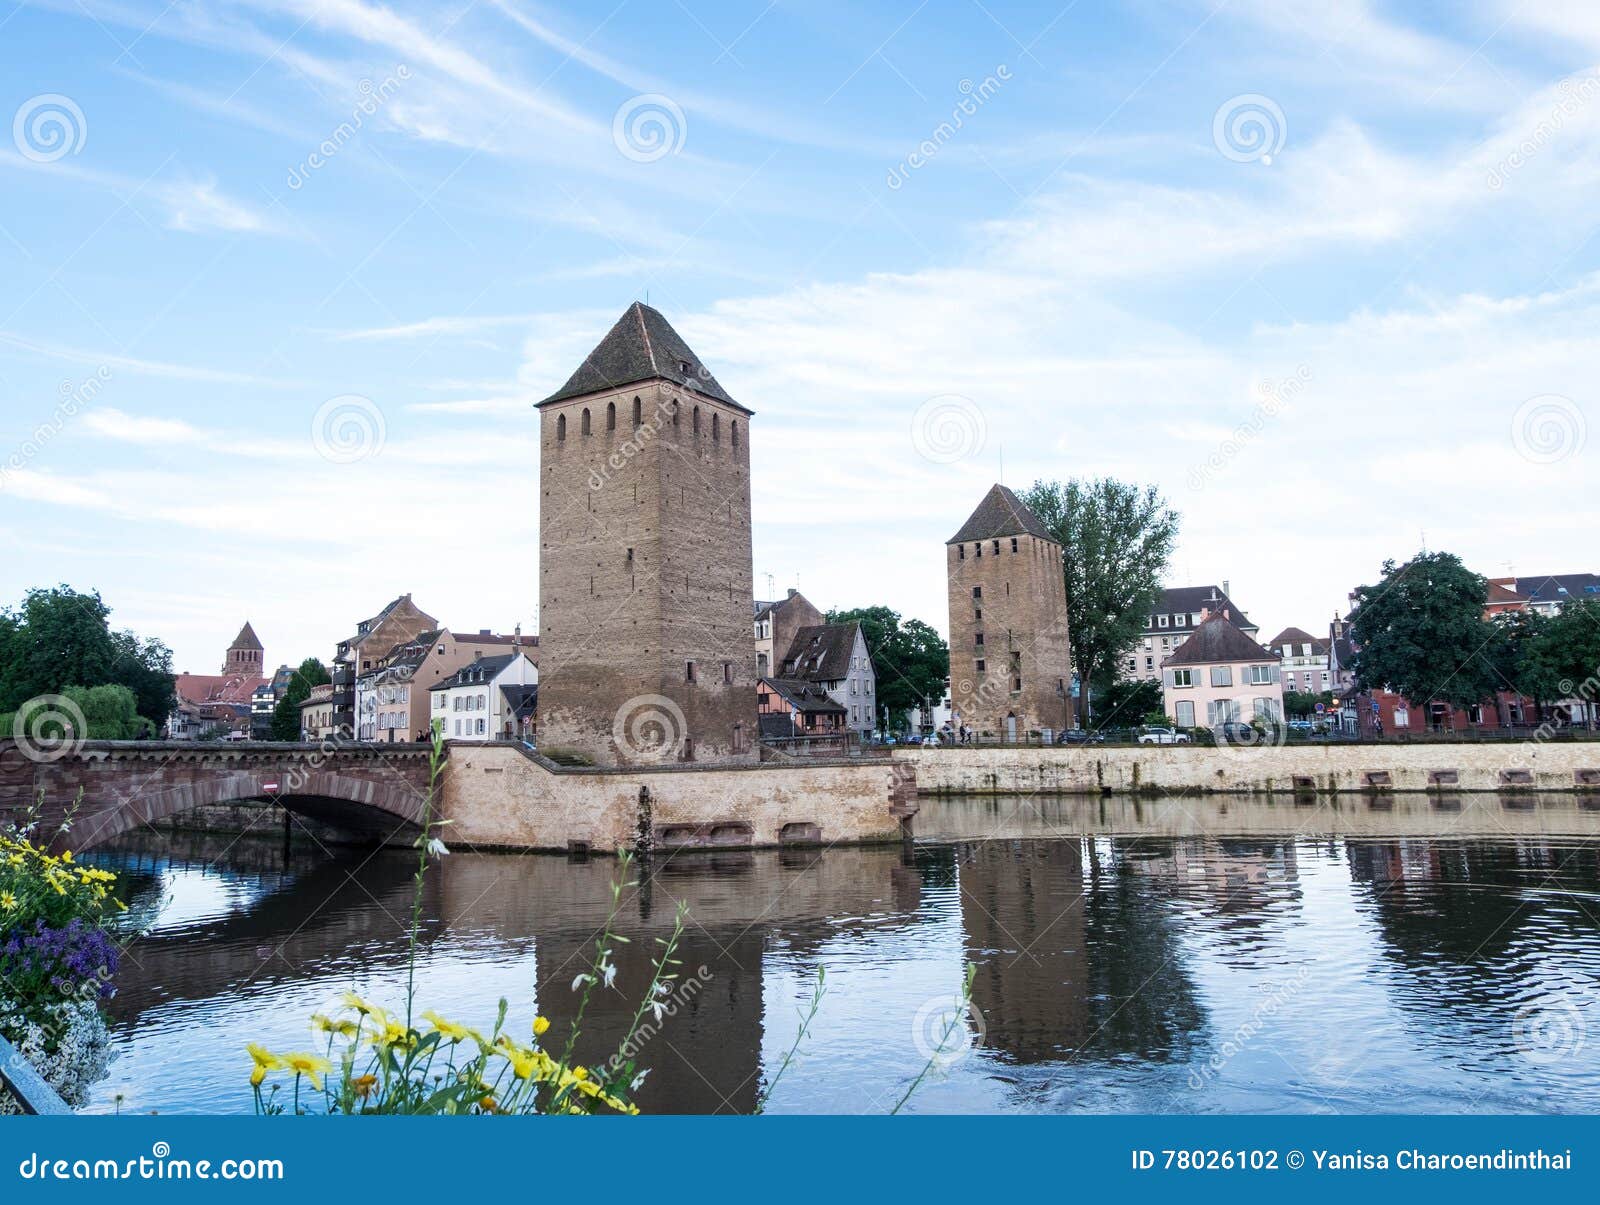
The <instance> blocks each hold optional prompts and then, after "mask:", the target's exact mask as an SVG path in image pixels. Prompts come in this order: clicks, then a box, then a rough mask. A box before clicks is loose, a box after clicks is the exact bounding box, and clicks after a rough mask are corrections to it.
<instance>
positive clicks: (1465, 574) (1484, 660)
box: [1350, 552, 1503, 707]
mask: <svg viewBox="0 0 1600 1205" xmlns="http://www.w3.org/2000/svg"><path fill="white" fill-rule="evenodd" d="M1488 596H1489V583H1488V581H1487V580H1486V579H1485V578H1483V577H1481V576H1480V575H1478V574H1476V573H1473V572H1472V571H1471V570H1470V569H1468V568H1467V567H1466V566H1465V565H1463V564H1462V563H1461V560H1460V558H1459V557H1456V556H1454V555H1452V554H1451V553H1448V552H1424V553H1419V554H1418V555H1417V556H1415V557H1413V558H1412V559H1411V560H1409V561H1407V562H1406V563H1405V564H1404V565H1396V564H1395V562H1393V561H1385V562H1384V566H1383V580H1382V581H1380V582H1378V584H1377V585H1375V586H1360V587H1358V588H1357V589H1356V592H1355V599H1356V603H1357V606H1356V609H1355V614H1354V618H1353V620H1352V624H1351V633H1350V634H1351V638H1352V639H1353V640H1354V641H1355V644H1356V650H1357V651H1356V658H1355V675H1356V685H1357V686H1359V687H1360V688H1361V689H1362V690H1385V689H1387V690H1392V691H1394V692H1395V693H1396V694H1399V695H1402V696H1404V697H1405V698H1406V699H1407V700H1409V701H1410V702H1411V704H1412V705H1413V706H1415V707H1422V706H1424V705H1426V704H1427V703H1429V702H1431V701H1433V700H1438V701H1439V702H1442V703H1449V704H1450V705H1451V706H1454V707H1466V706H1469V705H1471V704H1473V703H1479V702H1482V701H1483V700H1484V699H1485V698H1487V697H1489V696H1491V695H1492V694H1493V693H1494V691H1495V689H1496V688H1497V687H1500V686H1502V685H1503V683H1502V682H1500V681H1499V679H1498V678H1497V676H1496V674H1495V658H1494V656H1493V654H1492V652H1491V648H1492V646H1493V645H1494V643H1495V638H1496V630H1495V628H1494V626H1493V625H1492V624H1491V623H1490V622H1489V621H1488V620H1487V619H1485V618H1484V615H1483V608H1484V602H1485V600H1486V599H1487V598H1488Z"/></svg>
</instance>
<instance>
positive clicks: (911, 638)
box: [827, 607, 950, 717]
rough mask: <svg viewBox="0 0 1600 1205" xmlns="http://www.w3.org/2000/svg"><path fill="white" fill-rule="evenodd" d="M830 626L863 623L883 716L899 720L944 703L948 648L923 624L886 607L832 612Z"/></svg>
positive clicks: (879, 706)
mask: <svg viewBox="0 0 1600 1205" xmlns="http://www.w3.org/2000/svg"><path fill="white" fill-rule="evenodd" d="M827 618H828V622H829V623H859V624H860V625H861V638H862V639H863V640H865V641H866V644H867V653H868V654H869V655H870V656H871V657H872V672H873V673H874V674H875V675H876V676H877V679H878V686H877V696H878V697H877V704H878V710H879V714H880V715H881V714H882V712H883V711H884V710H885V709H887V710H888V712H889V714H890V716H892V717H901V716H904V715H905V713H906V712H908V711H910V710H911V709H912V708H914V707H921V706H922V705H923V703H924V702H926V701H927V700H930V699H932V700H935V701H937V700H939V699H942V698H944V684H945V681H946V679H948V678H949V677H950V646H949V645H947V644H945V642H944V637H943V636H940V635H939V633H938V632H936V631H935V630H934V629H933V628H931V627H929V626H928V625H927V624H925V623H923V622H922V620H920V619H905V620H902V619H901V618H900V613H899V612H898V611H894V610H891V609H890V608H888V607H857V608H855V609H853V610H849V611H829V612H828V617H827Z"/></svg>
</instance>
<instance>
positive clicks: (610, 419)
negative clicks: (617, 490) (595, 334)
mask: <svg viewBox="0 0 1600 1205" xmlns="http://www.w3.org/2000/svg"><path fill="white" fill-rule="evenodd" d="M616 429H617V404H616V403H615V402H607V403H606V430H607V431H615V430H616ZM1015 542H1016V541H1014V540H1013V541H1012V543H1015Z"/></svg>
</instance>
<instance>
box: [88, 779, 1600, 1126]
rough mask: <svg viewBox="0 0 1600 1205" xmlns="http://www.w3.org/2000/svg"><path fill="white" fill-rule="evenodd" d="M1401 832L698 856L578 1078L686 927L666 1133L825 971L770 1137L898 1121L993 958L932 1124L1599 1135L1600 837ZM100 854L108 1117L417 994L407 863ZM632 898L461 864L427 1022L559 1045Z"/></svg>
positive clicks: (1320, 811)
mask: <svg viewBox="0 0 1600 1205" xmlns="http://www.w3.org/2000/svg"><path fill="white" fill-rule="evenodd" d="M1383 802H1386V803H1387V804H1388V805H1389V806H1388V807H1380V808H1373V807H1370V806H1368V803H1369V801H1367V800H1359V799H1347V800H1343V801H1340V803H1339V804H1338V805H1334V804H1330V803H1326V802H1319V803H1317V804H1314V805H1313V806H1310V807H1306V806H1297V805H1296V804H1295V803H1294V802H1293V801H1288V800H1285V801H1277V802H1271V801H1239V800H1229V801H1226V802H1217V801H1196V800H1176V801H1174V800H1165V801H1149V800H1134V799H1113V798H1107V799H1071V800H1067V799H1063V800H1039V799H1035V798H1029V799H1003V798H1000V799H983V800H977V799H971V800H957V799H945V800H932V801H925V807H924V811H923V814H922V815H921V816H919V818H918V822H919V831H920V832H922V833H924V834H928V833H930V832H931V833H935V834H940V835H941V836H942V837H943V838H947V839H930V838H926V837H925V838H924V839H923V840H921V841H919V842H918V843H917V844H916V845H915V846H906V847H890V848H872V849H833V850H827V851H820V850H812V851H804V852H782V853H780V852H756V853H685V854H682V855H678V856H675V857H673V858H671V859H668V860H666V861H664V862H662V863H660V864H658V865H657V866H656V867H655V868H654V869H653V870H652V872H651V873H649V874H647V875H644V876H642V877H641V881H640V883H639V885H638V887H637V888H636V889H634V890H631V891H630V892H628V893H627V896H626V899H625V906H624V910H623V913H622V915H621V918H620V922H619V927H620V929H621V931H622V932H623V933H625V934H627V935H628V936H629V937H630V938H632V941H631V942H630V943H629V944H626V945H623V946H620V947H618V949H617V953H616V961H617V963H618V966H619V974H618V977H617V989H618V990H617V991H615V992H602V993H600V994H598V995H597V996H596V998H595V1000H594V1002H592V1003H591V1005H590V1011H589V1015H588V1019H587V1023H586V1024H587V1032H586V1035H585V1040H584V1043H583V1046H582V1048H581V1054H582V1057H583V1058H585V1059H586V1060H594V1059H598V1058H603V1057H604V1056H605V1055H606V1054H608V1053H609V1052H610V1051H611V1050H612V1049H614V1048H615V1046H616V1044H617V1042H618V1041H619V1039H620V1038H621V1036H622V1035H623V1033H624V1032H625V1031H626V1029H627V1027H628V1024H629V1021H630V1019H631V1014H632V1005H633V1004H634V1003H635V1002H636V1001H637V999H638V995H639V992H640V991H641V990H642V987H643V984H644V983H645V982H646V981H647V980H648V976H649V970H648V965H647V963H648V960H649V958H650V957H651V954H652V952H653V949H654V943H653V940H652V939H653V938H655V937H659V936H664V935H665V934H666V933H667V932H669V931H670V928H671V925H672V918H673V914H674V910H675V909H676V907H677V905H678V903H679V901H684V902H686V903H687V905H688V907H689V910H690V916H691V918H692V919H691V924H690V929H689V932H688V934H687V936H686V939H685V942H684V946H683V949H682V953H681V957H682V961H683V972H684V974H685V976H686V977H689V978H692V979H694V980H695V981H696V986H695V987H694V989H693V990H692V991H689V992H684V993H680V996H679V998H678V1000H677V1011H676V1014H675V1015H674V1016H673V1017H672V1018H671V1019H670V1020H669V1022H668V1023H667V1025H666V1026H665V1028H664V1030H663V1032H662V1033H661V1035H660V1036H659V1037H656V1038H655V1039H653V1040H652V1041H650V1042H649V1043H648V1044H647V1045H646V1047H645V1048H644V1051H643V1054H642V1059H641V1061H642V1063H643V1064H644V1065H647V1066H650V1067H652V1068H653V1070H652V1073H651V1077H650V1079H649V1080H648V1081H647V1083H646V1086H645V1089H644V1091H643V1092H642V1094H641V1104H642V1105H643V1106H644V1107H645V1108H646V1109H648V1110H652V1111H670V1112H748V1111H750V1110H751V1109H753V1108H754V1107H755V1105H756V1102H757V1100H758V1098H759V1094H760V1092H761V1089H762V1085H763V1083H764V1077H765V1076H766V1075H769V1074H771V1072H772V1071H773V1069H774V1068H775V1067H776V1066H777V1064H778V1063H779V1062H780V1061H781V1059H782V1056H783V1052H784V1051H785V1050H787V1048H788V1046H789V1044H790V1042H791V1040H792V1038H793V1033H794V1024H795V1012H796V1009H797V1007H798V1006H799V1005H800V1004H801V1003H802V1002H803V1001H804V1000H805V999H806V997H807V996H808V994H809V990H810V982H811V979H812V977H813V976H814V974H815V971H816V968H817V967H818V966H819V965H820V966H826V967H827V970H828V982H829V985H830V992H829V995H828V997H827V999H826V1000H825V1002H824V1005H823V1008H822V1011H821V1013H820V1014H819V1016H818V1019H817V1023H816V1025H815V1028H814V1030H813V1036H812V1038H811V1039H810V1040H808V1042H807V1043H806V1046H805V1047H804V1051H803V1058H802V1059H801V1061H800V1062H799V1063H798V1064H797V1065H796V1066H795V1067H794V1068H792V1069H791V1071H790V1072H789V1073H788V1074H787V1075H786V1076H785V1078H784V1080H783V1083H782V1085H781V1086H780V1088H779V1090H778V1092H777V1094H776V1095H775V1096H774V1098H773V1100H772V1102H771V1105H770V1107H771V1109H772V1110H773V1111H847V1112H858V1111H860V1112H874V1111H878V1112H881V1111H884V1110H886V1109H887V1108H888V1106H889V1105H890V1104H891V1103H892V1102H893V1100H894V1099H895V1098H896V1096H897V1095H898V1090H899V1089H900V1088H901V1087H903V1085H904V1084H905V1083H906V1082H907V1081H908V1080H909V1079H910V1078H911V1077H912V1076H914V1075H915V1074H916V1073H917V1071H918V1070H919V1069H920V1067H921V1065H922V1063H923V1061H924V1058H925V1046H923V1047H919V1044H918V1040H917V1038H918V1035H917V1034H916V1032H915V1029H914V1020H915V1018H916V1016H917V1014H918V1011H919V1009H922V1008H923V1007H924V1006H925V1005H927V1004H928V1003H929V1002H930V1001H937V1000H940V999H947V998H948V997H949V996H950V995H951V993H952V992H953V991H954V990H955V988H956V986H957V985H958V984H959V982H960V978H961V973H962V967H963V965H964V964H965V963H966V962H967V961H968V960H970V961H972V962H974V963H976V964H977V966H978V968H979V970H978V974H977V978H976V980H975V984H974V1004H975V1006H976V1011H977V1015H978V1017H980V1018H981V1029H982V1040H981V1044H979V1045H977V1046H976V1047H975V1048H974V1049H973V1050H972V1051H971V1052H970V1053H968V1054H966V1055H965V1057H961V1058H958V1059H955V1060H954V1061H952V1062H951V1064H950V1065H949V1066H946V1067H944V1068H941V1069H940V1071H938V1072H937V1073H936V1074H935V1075H934V1076H933V1077H931V1079H930V1081H929V1082H928V1084H927V1085H926V1087H925V1089H924V1090H923V1091H922V1092H920V1093H919V1094H918V1096H917V1097H916V1098H915V1100H914V1102H913V1108H920V1109H925V1110H970V1111H1033V1110H1039V1111H1075V1110H1086V1111H1119V1110H1130V1111H1132V1110H1137V1111H1156V1112H1160V1111H1182V1112H1205V1111H1286V1110H1335V1111H1380V1110H1391V1109H1404V1110H1428V1109H1487V1110H1545V1109H1551V1110H1560V1111H1578V1110H1584V1111H1592V1110H1594V1109H1595V1108H1597V1107H1600V1065H1597V1060H1596V1057H1595V1050H1596V1049H1597V1048H1600V1009H1597V999H1600V997H1597V985H1600V921H1597V919H1596V918H1597V916H1600V813H1597V812H1595V811H1593V810H1591V809H1588V808H1586V807H1585V806H1584V804H1583V801H1580V800H1577V799H1575V798H1573V797H1538V798H1531V799H1530V798H1527V797H1516V798H1511V799H1504V800H1503V799H1497V798H1495V797H1492V796H1491V797H1479V796H1464V797H1460V798H1459V799H1455V800H1442V799H1438V798H1433V799H1430V798H1427V797H1416V798H1413V797H1400V796H1397V797H1393V798H1392V799H1389V800H1387V801H1383ZM1441 804H1442V805H1444V806H1441ZM1529 804H1531V806H1526V805H1529ZM104 857H105V858H106V859H107V860H108V861H110V862H113V863H115V864H117V865H119V866H120V867H121V868H122V869H123V870H124V872H125V873H127V874H128V875H129V876H130V879H131V881H132V882H133V884H134V885H135V887H136V903H137V905H138V906H141V907H144V908H146V909H147V910H149V912H150V913H151V914H152V915H153V916H154V917H155V918H156V920H155V926H154V928H153V930H152V932H151V933H150V935H149V936H148V937H147V938H145V939H143V940H142V941H140V942H139V943H138V944H137V945H136V946H135V947H134V949H133V950H132V951H131V952H130V953H131V957H130V958H129V960H128V962H127V965H126V969H125V972H124V974H123V976H122V980H121V990H120V993H119V995H118V997H117V998H116V1000H115V1001H114V1002H113V1006H114V1012H115V1015H116V1033H117V1039H118V1043H119V1049H120V1051H121V1057H120V1058H119V1061H118V1062H117V1064H115V1066H114V1069H113V1080H112V1082H110V1083H109V1084H106V1085H102V1087H101V1088H100V1090H99V1091H98V1092H97V1096H96V1107H99V1108H107V1109H108V1108H110V1107H112V1102H113V1100H114V1098H115V1096H116V1095H117V1094H119V1093H120V1094H122V1095H123V1097H124V1098H125V1099H124V1101H123V1103H122V1107H123V1108H124V1109H131V1110H133V1109H148V1108H157V1109H162V1110H165V1111H218V1112H228V1111H240V1110H247V1109H248V1108H249V1094H248V1090H247V1088H246V1087H245V1082H244V1074H245V1071H246V1066H245V1060H244V1057H243V1055H242V1046H243V1043H244V1041H246V1040H252V1039H253V1040H261V1041H264V1042H266V1043H267V1044H268V1045H270V1046H274V1047H279V1048H304V1047H306V1046H307V1045H308V1044H309V1043H310V1042H311V1036H310V1034H309V1032H308V1030H307V1027H306V1023H305V1018H306V1017H307V1016H308V1015H309V1014H310V1013H311V1012H312V1011H314V1010H316V1009H318V1008H321V1007H325V1006H326V1005H327V1003H328V1002H329V1001H330V999H332V998H333V997H335V996H336V995H337V994H338V992H339V991H341V990H342V989H344V988H346V987H353V988H355V989H356V990H359V991H362V992H363V993H365V994H368V995H371V996H373V997H376V998H378V999H380V1000H389V1001H397V1000H399V999H400V998H401V997H402V993H403V988H404V978H405V964H406V956H407V948H408V942H407V936H406V924H405V922H406V918H407V915H408V911H409V907H410V891H411V882H410V873H411V869H412V863H411V861H410V858H409V857H408V856H406V855H404V854H400V853H395V852H383V853H372V852H370V851H351V852H350V853H348V854H345V855H341V856H340V857H338V858H334V859H330V858H329V857H328V856H327V855H326V854H324V853H322V852H321V851H315V850H302V849H300V848H298V847H296V848H295V849H294V850H293V851H291V852H290V853H289V855H288V857H287V858H285V856H284V851H283V849H282V848H281V846H280V845H278V843H276V842H271V841H268V842H249V841H239V840H238V839H236V838H232V837H226V838H215V839H211V838H205V837H195V836H184V837H177V838H173V839H171V840H170V841H169V840H166V839H159V840H158V839H154V838H149V839H139V840H138V841H136V842H134V843H130V844H127V845H124V846H121V847H119V848H118V849H116V850H114V851H108V852H107V853H106V854H105V855H104ZM614 870H615V865H614V863H612V862H611V861H610V860H609V859H595V860H592V861H587V862H570V861H567V860H566V859H563V858H556V857H549V856H511V855H474V854H467V853H456V854H454V855H452V856H451V857H449V858H448V859H446V860H445V861H444V863H443V864H442V865H441V866H440V867H439V869H438V870H437V871H436V872H435V873H432V874H430V876H429V878H428V881H427V886H426V898H425V901H424V933H423V939H422V943H421V952H420V955H419V960H420V973H419V982H420V995H421V998H422V1000H423V1002H424V1006H426V1007H435V1008H438V1009H439V1010H440V1011H441V1012H443V1013H444V1014H445V1015H447V1016H451V1017H453V1018H455V1019H459V1020H462V1021H467V1022H471V1023H477V1024H487V1023H489V1022H490V1021H492V1018H493V1012H494V1008H495V1003H496V1001H497V999H498V997H499V996H501V995H505V996H507V997H508V998H509V999H510V1001H511V1008H512V1011H511V1024H512V1025H513V1026H516V1027H518V1028H522V1027H525V1026H527V1025H528V1024H529V1023H530V1022H531V1018H532V1016H533V1014H534V1012H535V1010H538V1011H543V1012H545V1013H546V1014H547V1015H549V1016H550V1017H551V1018H552V1019H553V1020H554V1021H555V1023H556V1027H557V1032H560V1031H561V1030H562V1029H563V1027H564V1022H565V1021H566V1019H567V1018H568V1017H570V1015H571V1012H572V1009H573V1007H574V1004H575V999H576V998H575V996H574V994H573V992H572V991H571V985H572V980H573V978H574V977H575V976H576V975H577V974H578V973H579V972H580V971H582V970H584V969H586V968H587V966H588V965H589V962H590V959H591V958H592V955H593V942H594V939H595V936H596V932H597V929H598V927H599V926H600V924H601V923H602V921H603V920H604V917H605V914H606V909H607V906H608V904H609V902H610V883H611V877H612V874H613V873H614ZM1574 1035H1576V1037H1574ZM1585 1035H1587V1040H1585Z"/></svg>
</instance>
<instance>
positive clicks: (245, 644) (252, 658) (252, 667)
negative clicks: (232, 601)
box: [222, 620, 266, 678]
mask: <svg viewBox="0 0 1600 1205" xmlns="http://www.w3.org/2000/svg"><path fill="white" fill-rule="evenodd" d="M265 657H266V652H265V650H264V649H263V648H262V647H261V641H260V640H258V639H257V638H256V631H255V629H254V628H252V627H251V626H250V622H249V621H248V620H246V621H245V625H244V627H242V628H240V629H239V634H238V635H237V636H235V637H234V638H233V643H232V644H230V645H229V646H228V655H227V656H226V657H224V658H223V659H222V672H223V673H225V674H228V675H229V676H233V675H239V676H241V677H245V678H259V677H261V676H262V674H263V670H262V667H263V666H264V665H265V664H266V662H265Z"/></svg>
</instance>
